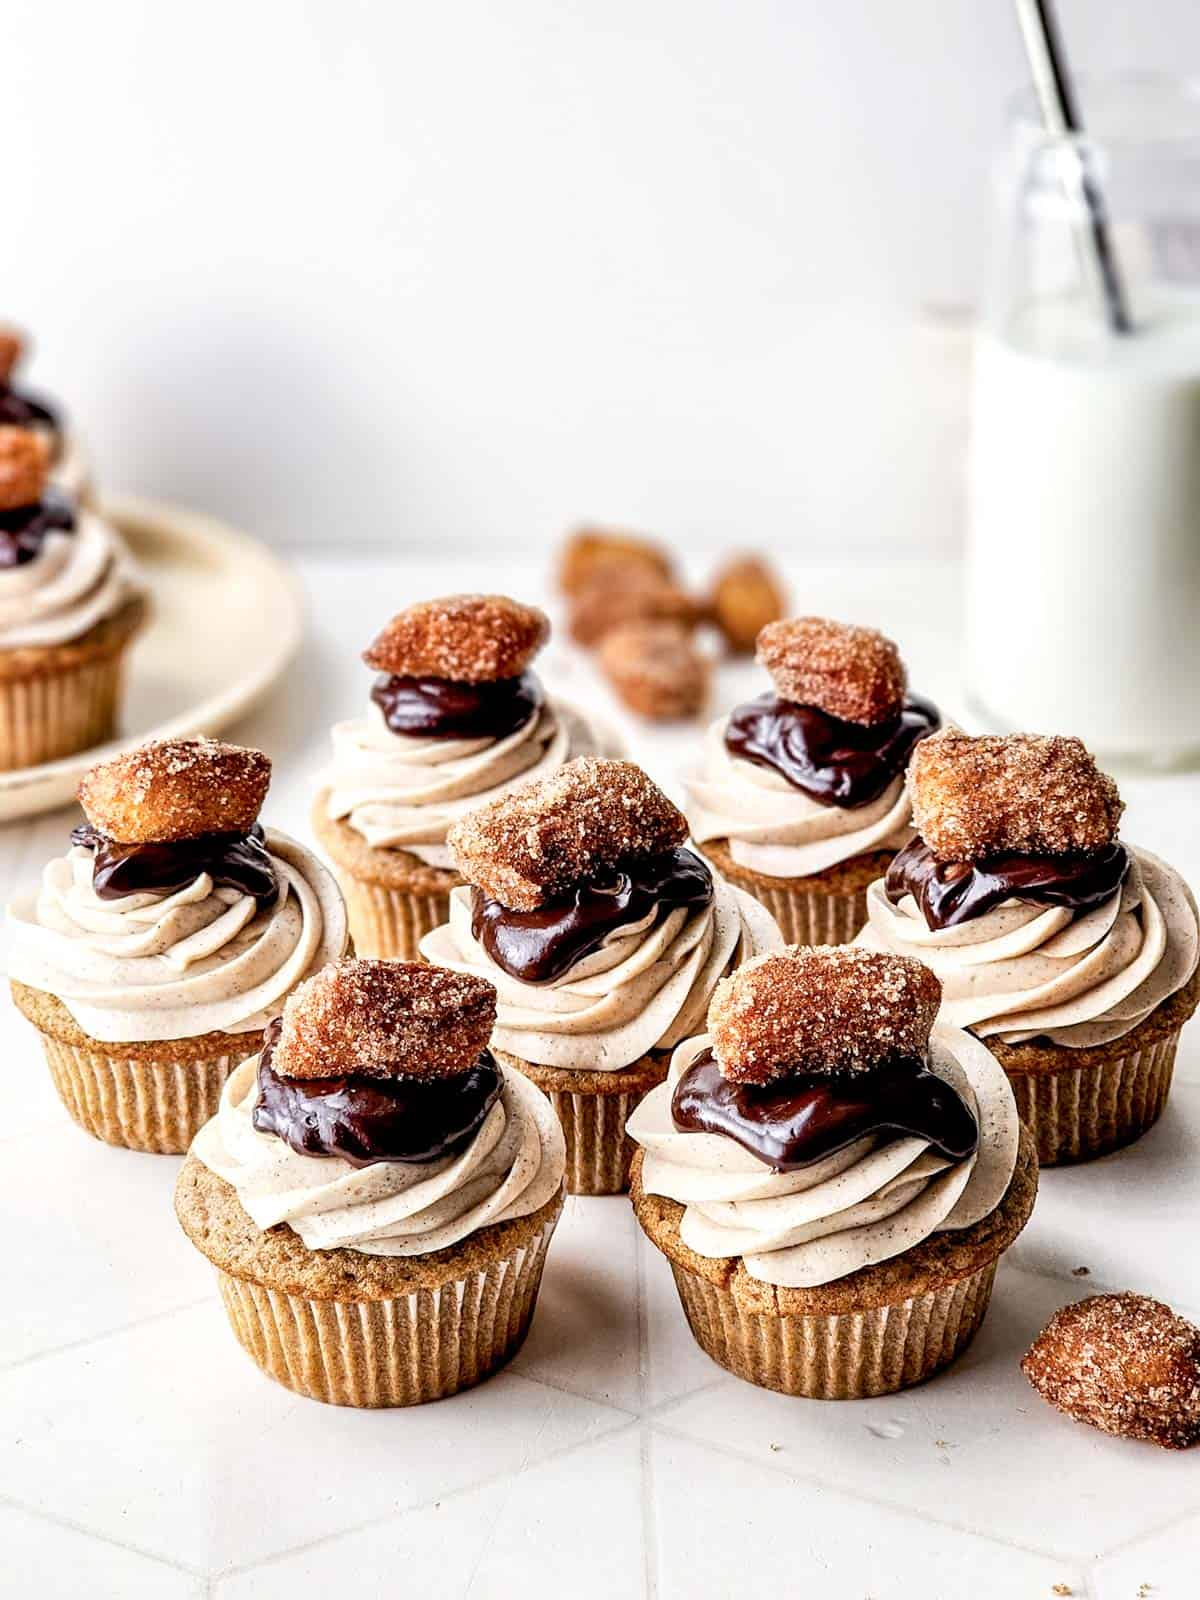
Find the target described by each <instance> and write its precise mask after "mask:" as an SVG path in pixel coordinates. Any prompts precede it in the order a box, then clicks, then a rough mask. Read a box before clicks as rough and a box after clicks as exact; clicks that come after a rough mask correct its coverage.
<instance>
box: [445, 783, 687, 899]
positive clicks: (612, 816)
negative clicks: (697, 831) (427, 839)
mask: <svg viewBox="0 0 1200 1600" xmlns="http://www.w3.org/2000/svg"><path fill="white" fill-rule="evenodd" d="M447 837H448V842H449V845H450V853H451V855H452V856H453V858H454V864H455V866H456V867H457V868H458V870H459V872H461V873H462V875H463V877H464V878H466V880H467V881H468V883H473V884H475V885H476V887H477V888H480V889H482V890H483V892H484V894H485V895H487V896H488V897H489V898H490V899H492V900H498V901H499V902H500V903H501V905H504V906H507V907H508V908H509V909H510V910H512V911H534V910H536V909H537V907H538V906H540V905H545V903H546V902H547V901H548V900H550V899H552V898H553V897H554V896H555V894H557V893H561V892H562V891H565V890H567V889H570V888H571V887H573V886H574V885H575V884H578V883H585V882H587V881H588V880H589V879H593V878H596V877H597V876H601V875H607V874H609V873H611V872H612V870H613V869H615V868H618V867H620V866H622V865H623V864H624V863H625V862H627V861H630V860H632V859H633V858H635V857H637V856H648V855H661V854H662V853H663V852H664V851H666V850H670V849H672V848H673V847H674V846H675V845H677V844H681V843H682V842H683V840H684V839H685V838H686V837H687V822H686V820H685V818H684V816H683V813H682V812H681V811H679V810H678V809H677V808H676V807H675V806H673V805H672V804H671V802H670V801H669V800H668V799H667V797H666V795H665V794H663V792H662V790H661V789H659V788H658V786H657V785H656V784H654V783H652V782H651V781H650V779H649V778H648V777H647V776H646V774H645V773H644V772H643V771H642V769H641V768H640V767H636V766H634V764H633V763H632V762H631V761H607V760H602V759H601V758H599V757H596V756H581V757H580V758H579V759H578V760H575V761H569V762H567V764H566V766H564V767H560V768H559V769H558V771H557V772H553V773H551V774H550V776H549V777H546V778H539V779H538V780H537V781H536V782H533V783H526V784H522V785H521V786H520V787H519V788H516V789H513V790H511V791H510V792H509V793H508V794H505V795H501V797H500V798H499V799H498V800H493V801H491V803H490V804H488V805H485V806H481V807H480V808H479V810H477V811H472V812H469V813H468V814H467V815H466V816H465V817H463V818H461V819H460V820H459V821H458V822H456V823H454V824H453V826H452V827H451V828H450V831H449V834H448V836H447Z"/></svg>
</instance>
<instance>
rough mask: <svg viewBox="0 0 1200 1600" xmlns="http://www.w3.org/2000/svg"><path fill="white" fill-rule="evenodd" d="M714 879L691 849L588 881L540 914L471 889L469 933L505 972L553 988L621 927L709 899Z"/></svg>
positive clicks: (698, 906)
mask: <svg viewBox="0 0 1200 1600" xmlns="http://www.w3.org/2000/svg"><path fill="white" fill-rule="evenodd" d="M712 893H713V887H712V874H711V873H710V872H709V870H708V868H707V867H706V866H705V864H704V862H703V861H701V859H700V857H699V856H698V855H696V854H694V852H693V851H691V850H684V849H682V848H680V849H676V850H669V851H667V853H666V854H665V855H661V856H652V857H648V858H647V859H645V860H642V861H635V862H631V863H630V865H629V867H628V869H627V870H626V871H624V872H614V873H613V874H612V876H611V877H610V878H608V879H606V880H605V881H604V882H603V883H584V884H580V885H579V886H578V887H577V888H575V889H573V890H572V891H571V893H570V894H568V895H564V896H562V897H561V898H559V899H557V900H552V901H551V902H550V903H549V904H548V905H544V906H539V907H538V908H537V910H536V911H510V910H509V909H508V907H507V906H502V905H501V904H500V902H499V901H498V900H489V899H488V897H487V896H486V895H485V894H484V893H483V892H482V890H480V889H476V890H475V891H474V901H473V910H472V913H471V932H472V933H473V934H474V935H475V937H476V939H478V940H479V942H480V944H481V945H482V946H483V948H484V949H485V950H486V951H487V953H488V955H489V956H490V957H491V959H492V960H493V961H494V962H495V963H496V965H497V966H498V967H499V968H500V970H501V971H502V972H507V973H508V975H509V976H510V977H512V978H519V979H520V980H521V982H522V983H550V982H552V981H553V980H554V979H555V978H560V977H561V976H562V975H563V973H564V972H569V971H570V970H571V968H572V967H573V966H574V965H575V963H576V962H577V961H581V960H582V959H583V957H584V956H586V955H590V954H591V952H592V951H593V950H596V949H598V948H599V947H600V945H602V944H603V943H604V941H605V939H606V938H607V937H608V935H609V934H610V933H612V932H614V931H615V930H616V929H617V928H624V927H628V926H629V925H630V924H631V923H635V922H641V921H642V920H643V919H644V918H645V917H647V916H649V915H650V914H651V912H654V911H657V914H658V919H661V918H662V917H665V916H666V915H667V913H668V912H670V911H674V910H675V909H676V908H678V907H688V908H690V909H695V910H699V909H701V908H702V907H704V906H707V905H709V904H710V903H711V901H712Z"/></svg>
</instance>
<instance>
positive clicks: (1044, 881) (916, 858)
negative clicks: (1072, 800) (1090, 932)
mask: <svg viewBox="0 0 1200 1600" xmlns="http://www.w3.org/2000/svg"><path fill="white" fill-rule="evenodd" d="M1128 871H1129V852H1128V851H1127V850H1126V848H1125V846H1124V845H1123V844H1120V843H1116V844H1110V845H1106V846H1105V848H1104V849H1103V850H1096V851H1093V852H1091V853H1090V854H1088V855H1071V856H1043V855H1028V856H1026V855H1000V856H990V857H989V858H988V859H987V860H985V861H939V860H938V859H937V857H936V856H935V855H934V853H933V851H932V850H931V849H930V848H929V846H928V845H927V844H926V843H925V842H924V841H923V840H921V839H919V838H918V839H913V840H911V841H910V842H909V843H908V844H906V845H905V846H904V849H903V850H901V851H900V853H899V855H897V856H896V857H895V859H894V860H893V861H892V864H891V866H890V867H889V868H888V870H887V876H886V877H885V878H884V888H885V890H886V892H887V897H888V899H889V900H890V901H891V902H892V904H893V905H899V903H900V901H901V900H903V899H904V896H905V895H906V894H911V895H912V897H913V899H914V900H915V901H916V902H917V904H918V905H919V906H920V908H921V915H922V916H923V917H924V918H925V924H926V926H927V927H929V928H954V927H957V926H958V925H959V923H962V922H969V921H970V920H971V918H972V917H981V916H983V914H984V912H986V911H990V910H991V909H992V907H993V906H998V905H1000V903H1001V902H1002V901H1004V900H1028V901H1032V902H1033V904H1034V905H1045V906H1068V907H1069V908H1070V909H1071V910H1073V911H1087V910H1090V909H1091V908H1092V907H1093V906H1099V905H1103V904H1104V902H1105V901H1106V900H1107V899H1109V898H1110V896H1112V895H1114V894H1115V893H1116V892H1117V890H1118V889H1119V888H1120V887H1121V885H1122V883H1124V881H1125V877H1126V874H1127V873H1128Z"/></svg>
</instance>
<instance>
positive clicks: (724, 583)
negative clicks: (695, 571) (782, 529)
mask: <svg viewBox="0 0 1200 1600" xmlns="http://www.w3.org/2000/svg"><path fill="white" fill-rule="evenodd" d="M709 610H710V611H711V613H712V619H713V621H714V622H715V623H716V625H717V627H718V628H719V629H720V630H721V634H722V636H723V638H724V640H725V643H726V644H727V645H728V646H729V648H730V649H731V650H732V651H734V653H735V654H737V655H751V654H752V653H753V651H754V646H755V644H756V642H757V640H758V636H759V634H760V633H761V632H762V630H763V629H764V628H765V627H766V626H767V624H768V623H770V622H777V621H778V620H779V619H780V618H781V617H782V616H783V615H784V613H785V612H786V611H787V597H786V595H785V594H784V591H783V585H782V584H781V583H780V581H779V578H778V577H777V576H776V574H775V573H774V572H773V571H772V570H771V568H770V567H769V566H768V565H767V563H766V562H765V561H763V560H762V559H761V558H760V557H758V556H738V557H736V558H735V559H734V560H732V561H730V562H728V563H727V564H726V565H725V566H723V567H722V568H721V569H720V571H719V572H718V573H717V575H716V577H715V578H714V579H713V585H712V595H711V597H710V600H709Z"/></svg>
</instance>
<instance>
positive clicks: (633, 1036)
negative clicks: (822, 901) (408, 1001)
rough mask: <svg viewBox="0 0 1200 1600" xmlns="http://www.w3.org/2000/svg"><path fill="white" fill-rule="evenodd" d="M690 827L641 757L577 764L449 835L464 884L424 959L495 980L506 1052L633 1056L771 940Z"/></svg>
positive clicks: (685, 1018)
mask: <svg viewBox="0 0 1200 1600" xmlns="http://www.w3.org/2000/svg"><path fill="white" fill-rule="evenodd" d="M686 836H687V824H686V822H685V820H684V817H683V815H682V813H681V812H680V811H679V810H678V809H677V808H676V807H675V806H674V805H672V803H671V802H670V800H668V798H667V797H666V795H664V794H663V792H662V791H661V790H660V789H659V788H658V787H657V786H656V785H655V784H654V783H652V782H651V780H650V779H649V778H648V777H647V776H646V774H645V773H644V772H643V771H642V770H641V769H640V768H639V767H636V766H634V765H633V764H632V763H631V762H627V761H614V760H604V759H598V758H591V757H589V758H582V759H579V760H575V761H572V762H570V763H568V764H567V765H566V766H565V767H563V768H561V769H560V770H559V771H557V772H554V773H552V774H550V776H549V777H546V778H542V779H539V780H537V781H535V782H531V783H526V784H522V785H520V786H519V787H517V788H515V789H513V790H512V791H511V792H510V793H509V794H506V795H503V796H501V797H499V798H498V799H496V800H494V801H492V802H490V803H489V804H488V805H486V806H483V807H480V808H479V810H477V811H475V812H473V813H471V814H469V815H468V816H466V817H464V818H463V819H462V820H461V821H460V822H458V823H456V824H455V825H454V827H453V828H452V829H451V830H450V835H449V844H450V849H451V851H452V854H453V859H454V863H455V866H456V867H457V869H458V871H459V872H460V873H461V874H462V876H463V877H464V878H465V879H466V880H467V881H466V885H465V887H462V888H458V889H455V890H453V892H452V893H451V897H450V921H449V923H448V924H446V926H444V927H442V928H437V929H435V930H434V932H433V933H431V934H429V935H427V936H426V938H425V939H424V940H423V941H422V944H421V951H422V954H423V955H425V956H426V958H427V959H428V960H430V961H433V962H435V963H437V964H439V965H442V966H447V967H452V968H455V969H456V970H458V971H463V972H471V973H475V974H478V975H480V976H483V977H485V978H487V979H489V981H491V982H493V983H494V984H495V985H496V987H497V990H498V994H499V1001H498V1012H497V1026H496V1033H495V1039H496V1043H497V1044H498V1046H499V1047H500V1048H501V1049H502V1050H506V1051H510V1052H511V1053H512V1054H513V1055H516V1056H519V1057H522V1058H523V1059H525V1060H527V1061H531V1062H535V1063H539V1064H541V1065H544V1066H553V1067H564V1068H568V1069H575V1070H581V1071H601V1072H606V1071H615V1070H618V1069H620V1068H622V1067H627V1066H630V1065H632V1064H633V1063H634V1062H635V1061H637V1060H639V1059H640V1058H641V1057H642V1056H644V1055H646V1054H647V1053H648V1052H649V1051H652V1050H658V1049H666V1048H668V1047H669V1046H670V1045H671V1044H673V1043H674V1042H675V1040H676V1039H677V1038H680V1037H682V1036H683V1032H682V1031H681V1030H686V1028H687V1027H688V1026H689V1024H690V1023H691V1022H692V1021H694V1020H695V1019H696V1018H697V1017H698V1016H702V1015H703V1012H704V1009H705V1008H706V1007H707V1005H708V1000H709V997H710V995H711V993H712V990H713V988H714V986H715V984H716V983H717V981H718V979H719V978H720V977H721V976H722V974H723V973H724V972H726V971H727V970H729V969H730V968H731V967H732V966H734V965H736V964H737V963H738V962H740V961H741V960H744V959H745V958H746V957H747V956H749V955H753V954H755V953H757V952H758V951H759V950H763V949H769V948H772V947H773V946H774V945H775V944H777V943H778V942H779V934H778V930H777V929H776V927H775V924H774V922H773V921H772V919H771V918H770V917H769V916H768V915H767V914H766V913H765V912H764V911H763V910H762V909H761V908H760V907H759V906H757V904H756V903H755V902H753V901H751V900H749V899H748V897H746V896H744V895H741V894H740V893H738V892H737V891H736V890H733V889H731V888H730V887H729V886H728V885H726V884H725V883H724V882H723V881H722V880H721V879H720V878H718V877H715V876H714V874H713V873H712V872H711V871H710V869H709V868H708V866H707V865H706V864H705V863H704V862H703V861H702V860H701V859H700V857H699V856H697V855H696V854H695V853H694V852H693V851H691V850H689V849H687V848H686V847H685V845H684V843H683V841H684V839H685V838H686Z"/></svg>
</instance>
